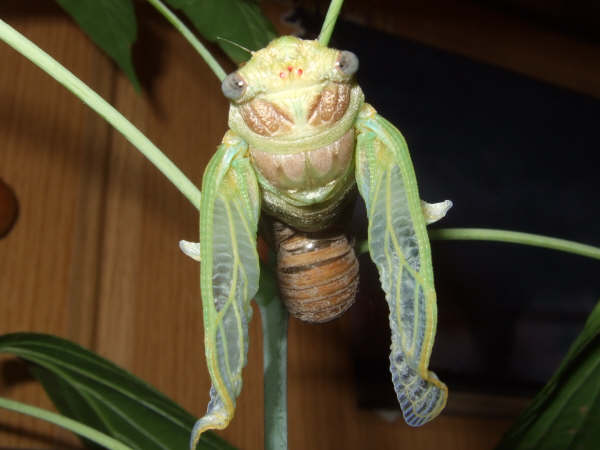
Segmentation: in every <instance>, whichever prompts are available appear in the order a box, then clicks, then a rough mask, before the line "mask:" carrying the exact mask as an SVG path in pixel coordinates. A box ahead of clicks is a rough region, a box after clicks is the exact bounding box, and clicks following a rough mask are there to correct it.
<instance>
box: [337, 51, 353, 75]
mask: <svg viewBox="0 0 600 450" xmlns="http://www.w3.org/2000/svg"><path fill="white" fill-rule="evenodd" d="M335 65H336V67H337V68H338V69H339V70H340V71H341V72H342V73H343V74H344V75H348V76H352V75H354V74H355V73H356V71H357V70H358V57H357V56H356V55H355V54H354V53H352V52H349V51H347V50H344V51H342V52H340V56H339V57H338V60H337V62H336V63H335Z"/></svg>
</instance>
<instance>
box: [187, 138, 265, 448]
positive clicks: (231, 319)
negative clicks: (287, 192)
mask: <svg viewBox="0 0 600 450" xmlns="http://www.w3.org/2000/svg"><path fill="white" fill-rule="evenodd" d="M246 153H247V145H246V144H245V143H244V142H243V141H242V140H241V139H239V138H237V137H236V136H235V135H233V134H232V133H227V134H226V135H225V137H224V139H223V144H222V145H221V146H220V147H219V149H218V150H217V153H216V154H215V155H214V156H213V158H212V159H211V161H210V163H209V164H208V167H207V168H206V172H205V174H204V179H203V182H202V205H201V208H200V257H201V261H202V263H201V274H200V286H201V289H202V309H203V315H204V346H205V351H206V361H207V365H208V370H209V372H210V377H211V381H212V387H211V390H210V402H209V404H208V409H207V412H206V415H205V416H204V417H202V418H201V419H200V420H198V422H196V425H195V426H194V430H193V432H192V438H191V448H192V449H194V448H195V446H196V443H197V442H198V439H199V438H200V435H201V434H202V433H203V432H204V431H206V430H208V429H223V428H225V427H226V426H227V424H228V423H229V421H230V420H231V418H232V417H233V412H234V409H235V402H236V398H237V396H238V395H239V393H240V391H241V388H242V368H243V367H244V366H245V365H246V354H247V350H248V322H249V320H250V317H251V313H252V309H251V307H250V300H251V299H252V298H253V297H254V294H256V291H257V289H258V278H259V263H258V254H257V251H256V229H257V224H258V217H259V212H260V197H259V191H258V185H257V182H256V176H255V174H254V171H253V169H252V167H251V165H250V161H249V160H248V157H247V155H246Z"/></svg>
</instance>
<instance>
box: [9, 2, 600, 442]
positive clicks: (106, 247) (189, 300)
mask: <svg viewBox="0 0 600 450" xmlns="http://www.w3.org/2000/svg"><path fill="white" fill-rule="evenodd" d="M48 4H49V2H42V1H36V2H32V3H31V6H30V8H31V9H30V10H27V9H26V8H25V7H24V6H23V5H21V4H20V2H17V1H16V0H14V1H8V2H3V4H2V6H1V7H0V16H2V17H3V18H5V19H7V20H8V21H9V22H10V23H12V24H13V25H15V26H17V28H19V29H20V30H21V31H23V32H24V33H25V34H26V35H28V36H30V37H31V38H32V39H33V40H34V41H36V42H39V43H41V44H42V46H43V47H44V48H45V49H47V50H48V51H49V52H50V53H51V54H53V55H55V56H56V57H57V58H58V59H59V60H60V61H62V62H63V63H65V65H67V66H68V67H70V68H72V69H73V70H74V71H75V73H77V74H78V75H80V76H81V77H82V78H83V79H84V80H85V81H86V82H88V83H89V84H91V85H92V86H93V87H94V88H95V89H97V90H99V91H100V92H101V93H103V95H104V96H105V97H108V98H111V99H112V100H113V102H114V104H115V106H116V107H117V108H118V109H120V110H121V111H122V112H123V113H124V114H125V115H126V116H127V117H129V118H130V119H131V120H132V121H133V122H134V123H135V124H136V125H137V126H138V127H139V128H141V129H142V131H144V132H145V133H147V134H148V136H149V137H150V138H151V139H152V140H153V141H154V142H155V143H156V144H157V145H158V146H159V147H160V148H162V149H163V150H164V151H165V153H167V154H168V155H169V156H170V157H171V158H172V159H173V160H174V161H175V162H176V163H177V164H178V165H179V166H180V167H181V168H182V169H183V170H184V171H185V172H186V173H187V174H188V175H189V176H190V177H191V179H192V180H193V181H194V182H195V183H197V184H198V185H199V184H200V181H201V177H202V171H203V168H204V166H205V164H206V163H207V161H208V159H209V158H210V156H211V155H212V154H213V152H214V150H215V147H216V145H217V144H218V143H219V141H220V139H221V136H222V134H223V133H224V131H225V129H226V117H227V103H226V102H225V100H224V99H223V98H222V96H221V94H220V89H219V84H218V82H217V81H216V79H215V78H214V75H213V74H212V73H211V72H210V71H209V70H208V69H206V67H205V66H204V63H203V62H202V61H201V60H200V59H199V58H198V57H197V56H196V55H195V53H194V52H193V50H191V49H190V48H189V46H188V45H187V44H186V43H185V42H184V41H183V40H182V39H181V38H180V37H179V36H178V35H177V34H176V33H175V32H174V31H171V30H170V29H169V28H168V27H166V26H164V25H162V24H161V23H162V22H160V18H157V17H155V18H154V19H151V20H150V21H149V24H148V25H146V26H143V27H142V28H141V29H140V35H141V40H142V42H143V44H142V45H141V46H138V47H136V50H135V53H136V61H137V63H138V65H137V67H138V69H139V73H140V75H141V79H142V80H143V83H144V88H145V91H144V93H143V94H138V93H136V92H135V91H134V90H133V88H132V87H131V85H130V84H129V82H128V81H127V80H125V79H124V77H123V76H122V75H115V74H116V71H115V70H114V68H113V66H112V65H111V64H110V63H109V62H108V61H107V60H106V59H105V58H104V57H103V56H102V55H101V54H100V52H99V51H97V50H96V49H95V48H94V46H93V45H92V44H90V43H89V41H88V40H87V39H85V38H83V37H82V35H81V33H80V32H79V31H78V30H77V28H76V27H75V26H74V25H73V24H72V23H71V22H70V21H69V20H67V19H66V18H65V17H64V15H63V14H62V13H60V12H59V11H58V10H57V9H56V8H55V7H54V6H48ZM52 5H53V3H52ZM271 8H272V9H270V10H269V11H270V12H271V14H272V17H274V18H277V17H278V15H279V12H280V11H281V9H282V8H281V7H280V6H276V7H272V6H271ZM370 9H371V11H372V14H371V16H365V17H366V19H364V18H363V20H367V21H368V22H370V23H374V24H377V25H378V26H380V27H382V28H384V29H385V28H386V27H391V28H393V29H396V30H397V29H401V30H403V31H402V33H403V34H405V35H407V36H410V37H413V38H415V39H419V40H422V41H424V42H428V43H431V44H433V45H439V46H443V45H445V48H450V49H453V50H456V51H460V52H463V53H465V54H470V55H473V56H475V57H478V58H479V59H486V60H489V61H492V62H494V63H497V64H500V65H503V66H506V67H512V68H515V70H520V71H523V72H525V73H533V74H538V75H539V77H540V78H543V79H548V80H549V81H552V82H556V83H561V84H564V85H566V86H569V87H572V88H574V89H579V90H582V91H584V92H590V93H592V94H594V95H600V90H599V89H598V85H597V80H598V79H599V78H598V77H597V74H598V73H600V68H598V67H597V64H596V63H594V62H593V61H592V62H590V63H589V65H588V66H586V67H584V65H585V64H586V63H587V62H589V61H590V58H589V55H590V52H591V51H592V50H595V51H597V48H596V47H594V48H593V49H592V47H590V46H589V45H588V44H582V45H580V46H579V47H577V48H578V49H579V50H576V51H572V48H574V47H573V45H574V44H573V42H571V41H570V40H569V38H567V39H566V40H565V39H561V38H560V36H555V35H552V36H549V35H546V34H543V33H542V34H540V33H539V32H538V31H533V32H528V31H527V27H526V26H525V25H524V24H523V23H521V22H519V23H516V24H514V23H512V22H511V24H508V25H506V24H503V22H502V20H497V21H496V22H493V23H495V24H496V27H495V28H493V29H494V33H489V30H487V29H485V27H483V26H482V25H481V23H485V22H484V21H483V19H486V18H488V16H487V15H486V14H487V13H479V12H477V11H475V12H473V10H469V11H471V13H470V15H468V16H465V15H462V14H461V13H459V12H455V13H454V14H453V15H449V16H448V15H446V16H444V15H443V14H441V13H440V14H438V15H433V16H431V15H430V16H427V15H426V14H425V13H424V12H422V11H419V10H417V11H415V10H413V13H412V15H410V14H409V15H407V14H404V13H403V14H397V15H392V14H388V15H387V16H385V17H383V18H382V17H380V16H378V15H377V14H376V13H375V8H374V7H373V5H372V4H370ZM274 11H276V12H275V13H274ZM384 11H385V10H384ZM457 11H461V10H460V9H459V10H457ZM392 17H394V18H393V19H392ZM482 18H483V19H482ZM486 20H487V19H486ZM466 21H468V22H466ZM431 24H435V26H434V25H431ZM503 33H504V34H503ZM448 36H450V38H448ZM452 36H453V37H452ZM473 36H479V37H481V39H484V40H487V41H486V42H487V44H486V47H485V48H486V50H485V52H484V51H483V50H481V49H480V48H479V47H478V45H479V46H482V45H483V44H481V40H479V39H475V38H474V37H473ZM503 36H504V37H506V36H508V41H510V42H512V44H511V45H512V47H510V46H508V47H507V46H506V45H505V41H507V39H504V37H503ZM520 41H522V42H526V43H527V46H526V47H525V50H519V48H517V47H518V45H517V43H519V42H520ZM478 42H479V44H478ZM536 45H537V47H535V46H536ZM550 47H552V48H553V49H558V50H556V51H558V52H562V53H561V55H563V56H564V58H566V59H560V58H558V59H552V58H550V59H552V60H553V61H567V62H568V63H569V64H571V68H569V66H568V65H565V67H564V68H561V67H559V66H560V64H559V62H556V63H552V64H554V66H556V70H550V69H545V68H547V67H554V66H552V65H551V66H548V65H547V60H548V58H546V56H544V51H545V50H547V49H548V48H550ZM530 55H534V56H530ZM561 58H562V56H561ZM595 61H596V62H597V58H596V60H595ZM0 63H1V64H2V67H3V68H8V70H6V69H4V70H0V100H1V103H0V114H1V120H0V148H1V149H0V178H2V179H4V180H5V181H6V182H8V183H9V184H10V185H11V186H12V187H13V188H14V189H15V191H16V193H17V196H18V198H19V200H20V202H21V216H20V218H19V221H18V223H17V225H16V227H15V228H14V230H13V231H12V232H11V233H10V234H9V235H8V236H7V237H6V238H5V239H3V240H0V299H1V303H0V331H1V332H2V333H4V332H10V331H27V330H29V331H38V332H49V333H55V334H58V335H61V336H65V337H69V338H71V339H74V340H76V341H78V342H80V343H83V344H85V345H88V346H91V347H93V348H95V349H96V350H98V351H99V352H100V353H101V354H102V355H104V356H106V357H109V358H111V359H113V360H114V361H115V362H117V363H119V364H121V365H123V366H124V367H125V368H127V369H128V370H130V371H132V372H134V373H135V374H137V375H139V376H141V377H142V378H144V379H146V380H148V381H149V382H151V383H152V384H154V385H155V386H156V387H157V388H159V389H160V390H162V391H163V392H165V393H166V394H168V395H169V396H171V397H172V398H174V399H175V400H176V401H178V402H180V403H181V404H182V405H183V406H184V407H186V408H187V409H188V410H190V411H192V412H193V413H194V414H196V415H201V414H202V413H203V412H204V410H205V408H206V404H207V401H208V390H209V386H210V381H209V378H208V373H207V370H206V365H205V363H204V349H203V332H202V308H201V303H200V293H199V267H198V264H197V263H195V262H194V261H192V260H190V259H188V258H186V257H184V256H183V255H182V254H181V253H180V252H179V249H178V247H177V241H178V240H179V239H187V240H195V239H196V237H197V235H198V219H197V213H196V211H195V210H194V208H193V207H192V206H191V205H189V204H188V203H187V201H186V200H185V199H184V198H183V197H182V196H181V195H180V194H179V193H178V192H177V191H176V190H175V188H174V187H172V186H171V185H170V184H169V182H167V180H166V179H165V178H164V177H162V175H160V174H159V173H157V172H156V170H155V169H154V168H153V167H152V166H151V165H150V164H149V163H148V162H147V161H146V160H145V159H144V158H143V157H142V156H140V155H139V154H138V153H137V152H136V151H135V150H134V149H133V148H132V147H131V145H130V144H128V143H127V142H126V141H125V140H124V139H123V138H122V137H121V136H119V135H117V134H116V133H114V132H112V131H110V130H109V129H108V127H107V126H106V125H105V124H104V123H103V122H102V121H100V120H99V119H97V118H95V117H94V114H93V113H91V112H89V111H88V110H87V108H85V107H84V106H82V105H81V104H80V103H79V101H77V100H75V99H74V98H73V97H72V95H71V94H69V93H67V92H66V91H65V90H64V89H63V88H62V87H60V86H58V85H57V84H56V83H55V82H54V81H52V80H50V79H49V78H48V77H46V76H45V75H43V74H42V73H41V72H40V71H39V70H38V69H36V68H34V67H33V66H32V65H31V64H30V63H29V62H27V61H25V60H24V59H23V58H22V57H20V56H18V55H16V54H15V53H14V52H13V51H12V50H9V49H8V48H7V47H6V46H4V45H0ZM544 64H546V65H544ZM573 65H575V67H576V68H575V69H573V68H572V67H573ZM229 67H230V68H231V66H229ZM540 67H541V68H540ZM590 67H591V68H590ZM349 330H351V327H350V326H349V319H348V318H347V317H344V318H342V319H341V320H339V321H336V322H333V323H330V324H325V325H315V326H312V325H307V324H303V323H300V322H298V321H295V320H292V322H291V326H290V338H289V339H290V340H289V411H290V412H289V415H290V417H289V419H290V426H289V430H290V448H291V449H329V448H348V449H364V448H377V449H391V448H398V447H400V446H402V447H407V448H413V449H417V450H418V449H430V448H439V449H448V450H454V449H456V450H458V449H461V450H462V449H486V448H492V447H493V445H494V443H495V442H496V440H497V439H498V437H499V436H500V435H501V433H502V432H503V431H504V430H505V429H506V428H507V427H508V425H509V423H510V421H509V420H492V419H490V420H486V419H477V418H473V417H459V416H442V417H441V418H439V419H438V420H436V421H435V422H434V423H432V424H430V425H427V426H426V427H424V428H422V429H412V428H409V427H407V426H406V425H404V424H403V422H402V421H401V420H395V421H392V422H390V421H387V420H386V419H384V418H383V417H382V416H381V415H380V414H378V413H376V412H373V411H361V410H359V409H357V407H356V400H355V389H354V385H353V383H354V380H353V376H352V367H351V358H350V355H349V349H350V347H351V346H350V337H349V335H348V333H349ZM250 341H251V342H250V352H249V363H248V366H247V368H246V370H245V372H244V388H243V390H242V394H241V396H240V398H239V402H238V410H237V412H236V416H235V418H234V420H233V422H232V424H231V426H230V427H229V428H228V429H227V430H226V431H224V432H223V433H222V434H223V435H224V436H225V437H226V438H227V439H228V440H230V441H231V442H232V443H234V444H235V445H237V446H239V447H241V448H245V449H259V448H262V446H263V421H262V415H263V406H262V395H263V388H262V361H261V351H260V349H261V337H260V323H259V318H258V312H257V311H255V318H254V320H253V322H252V325H251V329H250ZM3 361H5V360H3ZM3 367H4V369H3V370H4V372H3V374H2V377H1V378H0V395H8V396H10V397H12V398H16V399H19V400H22V401H25V402H28V403H34V404H37V405H41V406H42V407H46V408H48V407H50V404H49V402H48V401H47V400H46V399H45V397H44V395H43V394H42V393H41V391H40V389H39V388H38V387H37V386H35V384H33V383H29V382H26V383H24V382H19V380H20V379H21V378H22V376H21V374H22V372H21V369H20V366H18V365H14V363H12V362H11V363H5V364H4V366H3ZM7 367H8V369H7ZM0 423H1V425H0V448H1V446H7V447H11V446H12V447H29V448H32V447H35V448H68V446H69V445H73V443H75V442H76V441H75V440H74V439H73V438H71V437H70V436H69V435H67V434H64V433H61V432H58V431H57V430H56V429H55V428H53V427H50V426H47V425H45V424H41V423H40V422H37V421H33V420H30V419H27V418H23V417H20V416H17V415H13V414H5V413H4V412H2V413H0Z"/></svg>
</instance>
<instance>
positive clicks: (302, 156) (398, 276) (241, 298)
mask: <svg viewBox="0 0 600 450" xmlns="http://www.w3.org/2000/svg"><path fill="white" fill-rule="evenodd" d="M350 56H351V57H353V58H354V59H355V57H354V55H351V54H350ZM351 57H349V56H348V55H347V54H344V52H339V51H338V50H334V49H330V48H326V47H322V46H320V44H318V42H316V41H303V40H300V39H297V38H293V37H283V38H279V39H276V40H275V41H273V42H272V43H271V44H269V46H268V47H266V48H265V49H262V50H260V51H258V52H256V53H255V54H253V57H252V58H251V60H250V61H249V62H248V63H247V64H246V65H245V66H243V67H242V68H240V69H239V70H238V71H237V72H235V73H234V74H232V75H230V77H231V78H230V79H229V80H228V79H226V80H225V82H224V88H223V89H224V92H225V94H226V95H227V96H229V97H230V98H234V100H233V101H232V104H231V109H230V115H229V126H230V128H231V131H228V132H227V134H226V135H225V137H224V139H223V143H222V145H221V146H220V147H219V149H218V150H217V153H216V154H215V155H214V157H213V158H212V160H211V162H210V163H209V165H208V167H207V169H206V172H205V175H204V179H203V185H202V192H203V198H202V205H201V210H200V249H199V253H200V259H201V260H202V266H201V288H202V297H203V310H204V326H205V348H206V356H207V365H208V368H209V371H210V375H211V379H212V382H213V387H212V389H211V401H210V403H209V406H208V411H207V414H206V415H205V416H204V417H202V418H201V419H200V420H199V421H198V422H197V423H196V426H195V428H194V433H193V437H192V446H195V443H196V442H197V440H198V438H199V436H200V434H201V433H202V432H204V431H205V430H207V429H215V428H216V429H221V428H224V427H225V426H226V425H227V424H228V423H229V421H230V420H231V417H232V416H233V411H234V409H235V400H236V397H237V396H238V395H239V392H240V390H241V386H242V378H241V372H242V368H243V367H244V365H245V363H246V353H247V345H248V342H247V340H248V321H249V320H250V315H251V307H250V300H251V299H252V298H253V297H254V295H255V294H256V291H257V289H258V280H259V261H258V255H257V251H256V233H257V226H258V220H259V216H260V212H261V206H262V209H263V211H264V212H266V213H268V214H271V215H274V216H276V217H278V218H279V219H281V220H284V221H285V222H287V223H288V224H289V225H292V226H294V227H296V228H300V229H305V230H315V229H320V228H323V227H326V226H328V225H329V224H331V223H332V222H333V221H334V220H335V219H336V216H337V214H338V212H339V211H340V209H341V207H342V206H343V204H344V203H345V201H346V200H347V198H348V197H349V196H351V195H352V194H353V193H354V191H355V186H356V187H357V188H358V191H359V192H360V195H361V196H362V197H363V199H364V200H365V204H366V206H367V213H368V219H369V235H368V238H369V252H370V254H371V258H372V259H373V261H374V262H375V264H376V266H377V268H378V270H379V273H380V280H381V285H382V288H383V290H384V291H385V294H386V300H387V302H388V305H389V308H390V328H391V331H392V345H391V354H390V369H391V372H392V381H393V384H394V387H395V389H396V393H397V395H398V400H399V402H400V406H401V408H402V411H403V413H404V417H405V419H406V422H407V423H408V424H409V425H413V426H418V425H421V424H423V423H425V422H427V421H429V420H431V419H433V418H434V417H435V416H437V415H438V414H439V412H440V411H441V410H442V409H443V407H444V405H445V403H446V396H447V388H446V386H445V385H444V384H443V383H441V382H440V381H439V380H438V378H437V377H436V376H435V374H433V372H429V371H428V364H429V357H430V355H431V349H432V346H433V340H434V336H435V328H436V317H437V311H436V299H435V290H434V286H433V270H432V266H431V256H430V250H429V240H428V236H427V230H426V223H428V222H430V221H432V218H433V219H437V218H440V217H441V216H443V215H444V214H445V211H446V210H447V208H448V207H449V203H444V204H438V205H437V206H431V205H426V207H425V208H424V209H422V205H421V200H420V198H419V193H418V188H417V184H416V179H415V175H414V170H413V167H412V163H411V160H410V155H409V153H408V147H407V146H406V142H405V141H404V138H403V137H402V135H401V134H400V132H399V131H398V130H397V129H396V128H394V127H393V125H391V124H390V123H389V122H387V121H386V120H385V119H383V118H382V117H381V116H379V115H378V114H377V113H376V111H375V110H374V109H373V108H372V107H370V106H369V105H367V104H365V103H363V94H362V91H361V90H360V87H358V86H357V85H356V84H355V83H354V81H353V78H352V75H353V73H351V74H348V73H346V72H348V71H349V70H346V71H345V70H344V69H347V68H348V67H350V68H353V66H352V63H356V66H357V64H358V61H354V60H353V59H352V58H351ZM299 69H300V70H299ZM354 70H355V68H354ZM440 205H442V206H440ZM436 208H437V209H436ZM438 209H439V210H438ZM442 210H443V211H442Z"/></svg>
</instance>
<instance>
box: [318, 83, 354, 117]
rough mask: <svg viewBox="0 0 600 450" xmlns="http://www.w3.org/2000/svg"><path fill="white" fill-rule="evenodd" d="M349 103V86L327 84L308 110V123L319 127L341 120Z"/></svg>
mask: <svg viewBox="0 0 600 450" xmlns="http://www.w3.org/2000/svg"><path fill="white" fill-rule="evenodd" d="M349 103H350V86H348V85H347V84H338V83H329V84H328V85H327V86H325V88H324V89H323V90H322V91H321V93H320V94H319V96H318V97H317V98H316V99H315V100H314V101H313V103H312V105H311V107H310V108H309V110H308V123H309V124H311V125H312V126H319V125H322V124H326V123H334V122H337V121H338V120H340V119H341V118H342V116H343V115H344V113H345V112H346V110H347V109H348V104H349Z"/></svg>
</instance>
